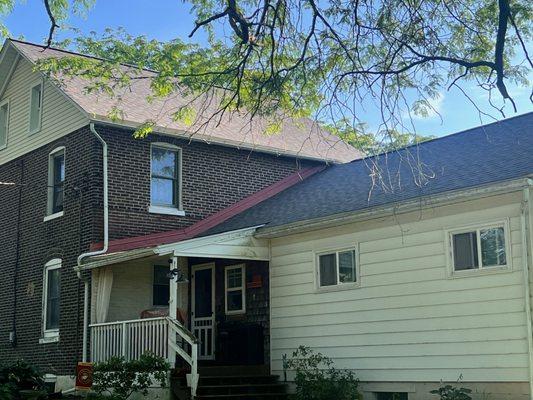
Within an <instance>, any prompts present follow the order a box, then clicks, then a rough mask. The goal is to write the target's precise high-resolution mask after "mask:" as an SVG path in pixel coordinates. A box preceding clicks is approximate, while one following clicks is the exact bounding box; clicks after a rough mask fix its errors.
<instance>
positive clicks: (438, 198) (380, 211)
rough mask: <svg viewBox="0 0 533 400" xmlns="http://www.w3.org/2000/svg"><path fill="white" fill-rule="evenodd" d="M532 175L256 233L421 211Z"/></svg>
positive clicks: (491, 192) (518, 183)
mask: <svg viewBox="0 0 533 400" xmlns="http://www.w3.org/2000/svg"><path fill="white" fill-rule="evenodd" d="M532 177H533V175H528V176H524V177H520V178H515V179H510V180H505V181H500V182H494V183H490V184H487V185H482V186H477V187H469V188H466V189H459V190H454V191H448V192H443V193H440V194H436V195H428V196H421V197H417V198H415V199H410V200H406V201H402V202H398V203H390V204H386V205H383V206H378V207H372V208H367V209H364V210H358V211H350V212H346V213H340V214H334V215H329V216H326V217H320V218H313V219H308V220H301V221H297V222H293V223H289V224H284V225H278V226H273V227H270V228H269V227H268V226H267V227H263V228H260V229H258V230H257V232H256V234H255V236H256V237H257V238H263V239H274V238H278V237H283V236H287V235H292V234H298V233H304V232H309V231H314V230H318V229H325V228H331V227H335V226H339V225H345V224H350V223H354V222H361V221H366V220H371V219H375V218H381V217H384V216H390V215H391V214H393V213H394V214H400V213H406V212H410V211H420V210H424V209H427V208H431V207H435V206H443V205H447V204H452V203H455V202H458V201H462V200H464V199H465V198H471V199H477V198H483V197H490V196H496V195H500V194H506V193H510V192H514V191H518V190H521V189H524V188H527V187H531V186H532V185H533V182H532V180H531V178H532ZM424 201H425V202H424Z"/></svg>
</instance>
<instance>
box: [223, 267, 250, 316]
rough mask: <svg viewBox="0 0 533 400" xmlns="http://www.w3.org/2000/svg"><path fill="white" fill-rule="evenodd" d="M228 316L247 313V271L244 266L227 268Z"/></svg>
mask: <svg viewBox="0 0 533 400" xmlns="http://www.w3.org/2000/svg"><path fill="white" fill-rule="evenodd" d="M224 273H225V282H226V285H225V286H226V293H225V294H226V296H225V297H226V314H242V313H244V312H246V298H245V296H246V293H245V285H246V269H245V266H244V264H242V265H235V266H232V267H226V270H225V271H224Z"/></svg>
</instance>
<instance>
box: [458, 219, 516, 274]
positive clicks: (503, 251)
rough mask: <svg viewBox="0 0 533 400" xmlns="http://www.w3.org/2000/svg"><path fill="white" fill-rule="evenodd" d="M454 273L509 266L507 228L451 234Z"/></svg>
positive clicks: (499, 226)
mask: <svg viewBox="0 0 533 400" xmlns="http://www.w3.org/2000/svg"><path fill="white" fill-rule="evenodd" d="M451 245H452V251H451V253H452V258H453V269H454V271H466V270H473V269H474V270H475V269H481V268H491V267H504V266H506V265H507V247H506V238H505V226H504V225H503V224H502V225H496V226H489V227H484V228H478V229H471V230H467V231H460V232H451Z"/></svg>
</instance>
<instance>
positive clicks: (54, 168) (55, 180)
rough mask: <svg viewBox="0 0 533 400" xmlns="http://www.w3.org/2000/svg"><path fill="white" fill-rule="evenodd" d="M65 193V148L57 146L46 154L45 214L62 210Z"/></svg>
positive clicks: (53, 213) (59, 213) (59, 212)
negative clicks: (46, 187) (46, 192)
mask: <svg viewBox="0 0 533 400" xmlns="http://www.w3.org/2000/svg"><path fill="white" fill-rule="evenodd" d="M64 193H65V148H64V147H59V148H57V149H55V150H53V151H52V152H51V153H50V155H49V156H48V210H47V216H59V215H61V214H62V212H63V202H64V197H65V196H64Z"/></svg>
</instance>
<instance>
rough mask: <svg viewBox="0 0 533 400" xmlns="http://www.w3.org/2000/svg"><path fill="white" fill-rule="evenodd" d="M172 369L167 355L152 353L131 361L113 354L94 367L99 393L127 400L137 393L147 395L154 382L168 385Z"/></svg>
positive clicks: (95, 384)
mask: <svg viewBox="0 0 533 400" xmlns="http://www.w3.org/2000/svg"><path fill="white" fill-rule="evenodd" d="M169 369H170V365H169V364H168V363H167V361H166V360H165V359H164V358H161V357H158V356H155V355H153V354H150V353H145V354H143V355H142V356H141V357H140V358H139V359H138V360H131V361H126V360H124V358H123V357H112V358H110V359H109V360H108V361H105V362H102V363H98V364H96V365H95V366H94V372H93V390H94V391H95V392H96V394H97V395H98V396H101V395H104V394H106V395H109V396H111V399H117V400H126V399H127V398H129V397H130V396H131V395H132V394H133V393H140V394H142V395H144V396H146V395H147V394H148V388H149V387H150V385H151V384H152V382H158V383H159V384H160V385H161V386H163V387H164V386H166V384H167V374H168V370H169Z"/></svg>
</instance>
